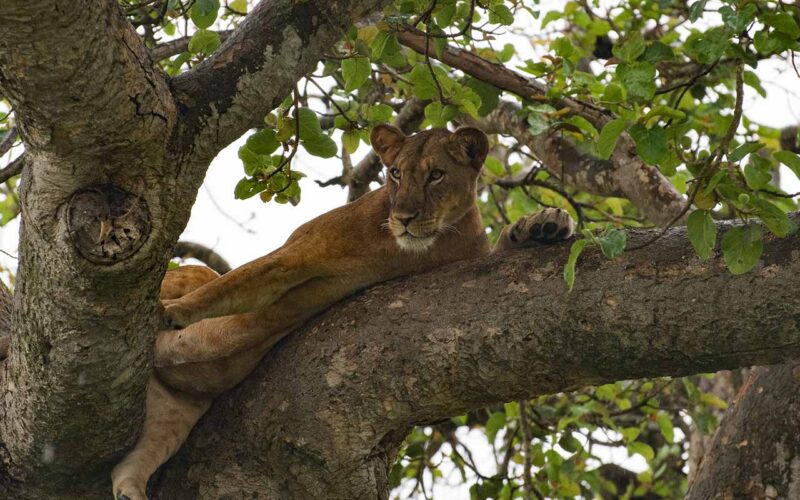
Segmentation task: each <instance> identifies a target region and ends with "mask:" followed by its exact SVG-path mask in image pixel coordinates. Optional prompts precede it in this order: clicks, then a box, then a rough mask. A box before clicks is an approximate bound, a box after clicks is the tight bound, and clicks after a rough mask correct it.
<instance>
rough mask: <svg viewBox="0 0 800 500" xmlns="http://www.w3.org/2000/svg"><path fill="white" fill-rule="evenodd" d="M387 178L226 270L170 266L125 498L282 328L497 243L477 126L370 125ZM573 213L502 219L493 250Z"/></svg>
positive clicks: (560, 227) (122, 491) (567, 228)
mask: <svg viewBox="0 0 800 500" xmlns="http://www.w3.org/2000/svg"><path fill="white" fill-rule="evenodd" d="M371 141H372V146H373V148H374V149H375V151H376V152H377V154H378V155H379V156H380V158H381V161H382V162H383V163H384V164H385V165H386V166H387V167H388V172H387V175H386V177H387V182H386V185H385V186H384V187H382V188H380V189H377V190H375V191H372V192H370V193H368V194H366V195H364V196H363V197H361V198H359V199H358V200H357V201H355V202H353V203H350V204H348V205H345V206H343V207H340V208H337V209H335V210H332V211H330V212H328V213H326V214H324V215H321V216H319V217H317V218H316V219H314V220H312V221H311V222H308V223H306V224H304V225H303V226H301V227H300V228H299V229H297V230H296V231H295V232H294V233H293V234H292V235H291V236H290V237H289V240H288V241H287V242H286V244H284V245H283V246H282V247H281V248H279V249H278V250H276V251H274V252H272V253H270V254H269V255H266V256H264V257H261V258H259V259H256V260H254V261H253V262H250V263H248V264H245V265H244V266H242V267H240V268H238V269H235V270H233V271H231V272H230V273H228V274H225V275H223V276H218V275H217V274H216V273H214V272H213V271H211V270H209V269H208V268H205V267H201V266H186V267H180V268H178V269H175V270H172V271H169V272H168V273H167V274H166V276H165V277H164V281H163V284H162V287H161V299H162V303H163V305H164V314H165V317H166V320H167V322H168V323H169V324H171V325H173V326H174V327H179V328H180V327H182V329H179V330H178V329H176V330H166V331H163V332H161V333H160V334H159V335H158V338H157V340H156V348H155V351H156V352H155V363H156V370H155V375H154V376H153V377H152V378H151V379H150V383H149V386H148V392H147V415H146V419H145V423H144V429H143V431H142V434H141V436H140V438H139V441H138V442H137V444H136V446H135V447H134V449H133V450H132V451H131V452H130V453H129V454H128V455H127V456H126V457H125V458H124V459H123V460H122V462H121V463H120V464H119V465H117V467H116V468H115V469H114V471H113V473H112V478H113V483H114V484H113V487H114V495H115V497H116V498H117V499H120V500H121V499H129V500H140V499H145V498H146V496H145V487H146V485H147V480H148V478H149V477H150V475H151V474H152V473H153V472H154V471H155V470H156V468H157V467H158V466H159V465H161V464H162V463H163V462H164V461H166V460H167V459H168V458H169V457H170V456H172V454H173V453H175V451H177V449H178V448H179V447H180V445H181V444H182V443H183V441H184V440H185V439H186V436H187V435H188V434H189V431H190V430H191V428H192V426H194V424H195V423H196V422H197V420H198V419H199V418H200V417H201V416H202V415H203V413H205V411H206V410H207V409H208V407H209V405H210V404H211V401H212V400H213V399H214V397H216V396H217V395H219V394H220V393H222V392H223V391H225V390H227V389H229V388H231V387H233V386H234V385H236V384H237V383H239V382H240V381H241V380H242V379H244V377H246V376H247V374H248V373H250V371H251V370H252V369H253V368H254V367H255V366H256V364H257V363H258V362H259V360H260V359H261V358H262V357H263V356H264V354H265V353H266V352H267V351H268V350H269V349H270V348H271V347H272V346H273V345H274V344H275V343H276V342H277V341H278V340H280V339H281V338H282V337H283V336H284V335H286V334H287V333H288V332H290V331H291V330H292V329H293V328H296V327H297V326H298V325H300V324H301V323H302V322H303V321H305V320H306V319H308V318H310V317H311V316H312V315H314V314H316V313H317V312H319V311H321V310H323V309H325V308H326V307H328V306H330V305H332V304H333V303H334V302H336V301H338V300H340V299H341V298H343V297H346V296H348V295H351V294H352V293H354V292H356V291H357V290H360V289H362V288H365V287H367V286H369V285H372V284H375V283H379V282H381V281H386V280H389V279H392V278H396V277H398V276H403V275H408V274H412V273H419V272H423V271H427V270H430V269H433V268H436V267H439V266H441V265H443V264H447V263H449V262H454V261H457V260H462V259H472V258H476V257H481V256H484V255H486V254H488V253H489V252H490V249H489V242H488V239H487V237H486V234H485V231H484V228H483V225H482V223H481V216H480V213H479V211H478V207H477V205H476V193H477V180H478V176H479V173H480V169H481V166H482V165H483V161H484V160H485V159H486V154H487V152H488V148H489V146H488V141H487V138H486V135H485V134H484V133H483V132H481V131H480V130H477V129H474V128H461V129H459V130H457V131H455V132H453V133H451V132H449V131H447V130H444V129H433V130H426V131H424V132H420V133H418V134H415V135H413V136H410V137H407V136H406V135H405V134H403V132H401V131H400V130H398V129H397V128H395V127H392V126H388V125H379V126H377V127H375V128H374V129H373V130H372V135H371ZM572 232H573V222H572V219H571V218H570V217H569V215H568V214H567V213H566V212H564V211H563V210H557V209H547V210H544V211H542V212H539V213H536V214H533V215H530V216H526V217H523V218H522V219H520V220H519V221H517V222H516V223H515V224H513V225H511V226H508V227H506V228H504V229H503V231H502V233H501V235H500V239H499V241H498V244H497V246H496V247H495V248H496V249H505V248H514V247H522V246H525V245H527V244H529V243H531V242H550V241H558V240H562V239H565V238H568V237H569V236H571V235H572Z"/></svg>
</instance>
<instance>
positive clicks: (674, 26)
mask: <svg viewBox="0 0 800 500" xmlns="http://www.w3.org/2000/svg"><path fill="white" fill-rule="evenodd" d="M119 4H120V6H121V7H122V8H123V9H124V11H125V12H126V13H127V15H128V17H129V19H130V20H131V22H132V23H133V24H134V25H135V26H137V28H138V30H139V33H140V34H141V36H142V37H143V39H144V40H145V43H146V44H147V45H148V47H150V48H151V49H152V51H153V54H160V56H159V57H158V59H159V64H160V65H161V67H162V68H163V70H164V71H165V72H166V73H168V74H169V75H172V76H174V75H178V74H180V73H182V72H184V71H186V70H188V69H190V68H191V67H193V66H194V65H196V64H198V63H199V62H201V61H203V60H205V59H207V58H208V57H211V56H212V55H213V53H214V51H215V50H216V49H217V48H218V47H219V46H220V44H221V43H223V41H224V39H225V37H226V35H227V34H228V33H229V30H231V29H235V28H236V27H237V26H238V25H239V24H240V23H241V22H242V20H243V19H244V16H245V15H246V14H247V13H248V11H250V10H251V9H252V6H253V2H250V1H247V0H223V1H220V0H159V1H149V0H119ZM799 26H800V11H799V10H798V7H797V6H796V5H794V4H788V3H779V2H768V1H763V0H720V1H717V2H708V1H706V0H694V1H690V2H665V1H654V0H619V1H616V2H612V3H609V2H598V1H597V0H593V1H589V2H585V1H568V2H558V3H554V4H546V3H545V2H539V1H536V0H530V1H520V0H481V1H477V0H395V1H394V2H392V3H391V4H390V5H389V6H388V7H387V8H386V9H385V11H384V12H383V15H382V16H381V17H380V19H379V20H377V21H376V22H374V23H372V24H369V23H365V24H359V25H358V27H353V28H351V29H350V30H349V31H348V32H347V33H346V35H345V36H344V38H343V39H342V40H341V41H340V42H339V43H338V44H336V45H335V46H333V47H331V48H330V50H329V52H328V54H326V57H325V58H324V60H323V61H322V62H321V63H320V65H319V66H318V68H317V69H316V70H315V71H314V73H312V74H309V75H307V76H306V78H305V79H304V80H303V81H301V82H300V83H299V84H298V86H297V88H296V90H295V91H294V92H293V93H292V94H291V95H289V96H286V99H285V100H284V101H283V103H282V104H281V105H280V106H279V107H278V108H277V109H276V110H274V111H273V112H271V113H270V114H269V115H268V116H266V117H264V119H263V121H261V122H260V123H258V124H257V126H256V127H254V130H253V132H252V133H251V134H250V135H248V137H247V138H246V139H245V141H244V142H243V144H242V145H241V146H240V147H239V150H238V156H239V159H240V160H241V163H242V168H243V176H242V178H241V180H240V181H239V183H238V184H237V186H236V189H235V193H234V195H235V197H236V198H239V199H245V198H250V197H253V196H256V195H259V196H260V198H261V199H262V200H263V201H265V202H269V201H275V202H277V203H293V204H296V203H298V202H299V201H300V197H301V189H300V184H299V180H300V179H301V178H302V177H303V174H302V173H301V172H299V171H298V170H297V169H296V158H297V153H298V151H302V153H301V154H308V155H311V156H316V157H319V158H334V157H336V158H337V159H339V160H341V162H342V164H343V169H342V175H341V176H338V177H336V178H334V179H331V180H329V181H326V182H325V183H324V184H334V185H336V184H338V185H344V186H348V185H349V184H348V182H350V180H351V179H352V178H353V167H352V161H351V159H350V155H354V156H355V155H356V154H359V155H364V154H365V153H366V151H367V150H368V148H367V147H362V145H363V146H366V145H367V144H368V141H369V139H368V138H369V129H370V128H371V127H372V126H374V125H375V124H377V123H386V122H392V121H394V120H397V119H398V118H399V117H400V115H401V114H402V110H403V108H404V105H405V103H406V102H408V101H410V100H414V99H416V100H421V101H423V104H424V106H423V108H422V109H423V112H422V114H421V116H418V117H416V122H419V125H418V126H419V128H426V127H429V126H434V127H444V126H455V125H457V124H460V123H465V122H470V121H471V120H480V119H482V118H485V117H487V116H490V114H491V113H492V111H494V110H495V109H496V108H497V107H498V105H499V103H501V102H502V101H520V102H521V108H522V114H521V115H520V116H519V117H517V118H519V122H520V123H521V124H522V125H521V126H522V127H523V128H524V129H525V130H526V131H527V132H530V133H531V134H534V135H540V134H548V135H553V134H557V135H558V136H559V137H560V138H562V139H564V140H566V141H568V142H569V143H571V144H574V145H575V146H576V148H578V150H579V151H580V152H581V153H583V154H585V155H588V157H589V158H593V159H594V160H597V161H606V160H609V159H612V160H613V159H614V158H615V156H616V155H615V154H614V153H615V151H616V152H619V145H620V144H621V142H620V141H621V138H624V137H627V138H629V139H630V140H632V141H633V142H632V144H634V146H635V152H636V154H637V155H638V157H639V158H640V159H641V160H642V161H644V162H645V163H647V164H649V165H651V166H653V167H655V168H657V169H658V171H659V172H660V173H661V174H662V175H663V176H664V177H665V179H666V182H668V183H669V184H671V186H672V187H673V188H674V189H676V190H677V191H678V192H680V193H682V194H684V195H685V196H686V202H687V204H686V211H685V214H684V215H686V214H688V218H687V219H686V223H687V229H688V235H689V239H690V241H691V244H692V246H693V247H694V249H695V251H696V252H697V254H698V256H699V258H702V259H708V258H710V257H711V256H712V255H714V254H715V251H718V252H720V253H721V254H722V256H723V259H724V261H725V263H726V265H727V266H728V268H729V269H730V271H731V272H733V273H735V274H742V273H747V272H749V271H750V270H752V269H753V268H754V267H757V266H758V265H759V259H760V256H761V252H762V248H763V243H762V240H763V238H764V232H765V231H768V232H770V233H772V234H773V235H775V236H776V237H784V236H786V235H787V234H790V233H791V232H793V231H794V230H795V227H794V224H793V223H792V222H791V221H790V219H789V218H788V217H787V215H786V213H787V212H789V211H792V210H795V209H796V208H797V206H796V197H797V194H793V193H787V192H785V191H784V190H783V189H782V187H783V186H782V185H781V184H779V183H777V182H776V181H775V179H776V175H775V174H776V172H778V169H779V167H780V166H781V165H782V166H784V167H786V168H784V169H783V171H784V173H789V172H791V173H792V176H793V178H792V179H791V180H792V181H793V182H794V181H796V179H795V178H794V177H800V156H798V151H800V149H798V147H797V144H798V138H797V131H796V129H795V131H794V138H793V142H792V141H789V143H788V144H789V146H786V145H785V144H784V143H782V141H783V136H784V135H785V134H782V132H785V130H784V131H782V130H779V129H778V128H776V127H775V124H769V123H759V122H758V121H757V120H756V119H754V118H751V117H749V116H748V109H745V106H744V104H743V102H744V93H745V92H748V93H750V94H751V95H753V96H755V95H758V96H761V97H762V98H763V97H767V95H768V94H767V89H768V88H770V87H769V86H768V85H767V83H768V82H766V81H762V74H761V73H760V70H759V67H760V66H761V65H763V63H764V62H765V61H769V62H770V63H772V64H777V65H780V66H781V67H782V68H784V70H785V72H786V73H793V72H796V71H797V70H796V66H795V67H794V68H793V67H792V66H793V65H794V63H795V61H794V58H795V52H796V51H800V42H798V37H800V27H799ZM409 30H412V31H413V30H415V31H414V32H417V33H422V34H424V35H425V36H426V39H427V43H426V50H425V51H424V52H425V53H423V54H421V53H418V52H417V51H414V50H411V49H409V48H408V47H406V46H404V45H402V44H401V42H400V39H399V38H398V34H400V33H403V32H406V31H409ZM168 42H169V43H168ZM172 42H179V43H174V44H173V45H170V43H172ZM448 47H451V48H456V49H460V50H464V51H467V52H470V53H472V54H474V55H477V56H479V57H481V58H483V59H484V60H486V61H488V62H490V63H494V64H497V65H499V66H496V68H498V71H500V66H502V67H503V68H504V69H505V70H508V71H514V72H517V74H518V75H522V76H524V77H530V78H533V79H535V80H536V81H537V82H540V83H544V84H546V86H547V91H546V93H545V95H542V96H541V98H540V99H534V100H525V99H522V98H520V97H519V96H515V95H514V94H512V93H510V92H508V91H507V90H503V89H501V88H499V87H498V85H500V84H499V83H498V82H497V81H484V80H482V79H480V78H477V77H476V76H475V75H472V74H467V73H465V71H464V70H459V69H456V68H453V67H450V66H448V65H445V64H443V63H442V62H440V60H441V59H442V56H443V54H444V52H445V51H446V49H447V48H448ZM798 77H800V74H798ZM770 91H771V92H772V90H770ZM753 93H755V94H753ZM565 98H570V99H574V100H577V101H579V102H581V103H584V104H586V105H587V106H589V107H590V108H591V109H597V110H600V111H601V112H602V115H603V116H604V117H606V119H605V121H604V122H599V121H597V120H594V119H591V117H588V118H587V116H582V115H581V114H580V113H577V112H575V111H574V110H571V109H569V108H568V107H564V106H562V101H561V100H562V99H565ZM414 121H415V120H410V122H412V123H413V122H414ZM14 123H15V122H14V114H13V111H12V110H11V109H10V108H9V106H8V105H7V103H6V102H5V101H2V102H0V140H2V138H3V137H4V136H5V135H6V134H8V133H9V132H10V131H11V129H12V128H13V127H14ZM504 135H511V134H509V133H506V134H504ZM504 135H501V134H496V135H494V136H493V137H492V138H491V143H492V146H493V149H494V153H493V155H492V156H490V158H489V159H487V162H486V165H485V168H484V173H483V177H482V179H481V186H480V196H479V199H480V202H481V203H480V207H481V211H482V215H483V218H484V221H485V223H486V225H487V227H488V228H489V230H490V237H491V238H496V236H497V234H499V230H500V228H501V227H502V226H503V225H505V224H507V223H508V222H509V221H513V220H515V219H516V218H518V217H519V216H521V215H522V214H525V213H529V212H532V211H536V210H539V209H542V208H544V207H560V208H564V209H566V210H568V211H570V213H571V214H572V215H573V216H574V217H575V218H576V219H577V220H578V222H579V228H580V238H579V239H577V240H576V241H575V242H573V244H572V251H571V252H570V257H569V260H568V262H567V263H566V265H565V268H564V278H565V291H566V290H572V289H573V286H574V285H575V283H576V279H577V280H580V269H579V266H577V267H576V264H577V263H578V261H579V256H580V255H581V253H582V252H589V251H598V252H601V253H602V254H604V255H605V256H606V257H607V258H620V257H621V256H622V258H624V253H625V252H626V251H634V250H630V249H629V246H628V243H627V237H626V233H625V232H624V231H623V229H625V228H629V227H637V228H638V227H651V226H652V224H651V223H650V221H648V220H646V219H645V217H644V216H643V214H642V211H641V210H640V207H636V206H634V205H633V204H632V203H631V202H630V201H628V200H626V199H623V198H618V197H608V196H599V195H596V194H592V193H587V192H582V191H580V190H578V189H576V188H575V186H570V185H569V184H567V183H565V182H564V181H563V179H562V178H561V176H560V175H559V172H557V171H554V170H552V169H548V168H546V167H545V166H544V165H543V164H542V163H541V161H540V159H539V158H537V157H536V156H535V155H534V154H532V152H531V151H530V150H528V149H527V148H526V147H525V146H524V145H523V144H518V143H517V142H516V141H514V140H511V139H508V138H507V137H505V136H504ZM15 144H16V145H15V148H14V149H12V150H11V153H8V154H7V156H6V157H5V161H6V162H8V161H9V160H10V159H11V157H12V156H14V155H16V154H18V151H19V149H20V146H19V145H18V141H17V142H16V143H15ZM782 144H783V146H782ZM4 153H5V152H4ZM368 180H371V181H373V182H378V183H379V182H381V180H382V179H381V178H380V177H378V178H375V179H368ZM17 206H18V205H17V198H16V180H15V179H12V180H10V181H9V182H8V183H6V185H5V186H4V187H3V189H2V193H0V216H2V218H0V225H2V224H6V223H7V222H8V221H10V220H12V219H13V218H14V217H15V216H16V215H17V214H18V208H17ZM714 219H736V220H739V221H742V222H745V223H746V224H745V225H743V226H741V227H737V228H734V229H730V230H728V231H726V232H724V234H722V235H721V237H720V238H718V237H717V236H718V235H717V234H716V227H715V225H714V222H713V221H714ZM718 242H719V247H717V245H718ZM592 247H594V248H592ZM626 248H628V249H627V250H626ZM697 382H698V379H696V378H694V379H680V380H674V381H673V380H644V381H627V382H617V383H615V384H609V385H604V386H601V387H596V388H588V389H584V390H581V391H578V392H575V393H570V394H558V395H553V396H548V397H542V398H538V399H536V400H534V401H519V402H509V403H507V404H506V405H504V406H502V407H496V408H488V409H485V410H481V411H478V412H474V413H471V414H469V415H463V416H460V417H456V418H453V419H451V420H450V421H449V422H446V423H442V424H438V425H435V426H427V427H420V428H417V429H415V430H414V431H413V432H412V434H411V435H410V436H409V438H408V440H407V441H406V444H405V446H404V448H403V450H401V454H400V459H399V461H398V462H397V463H396V464H395V466H394V468H393V469H392V472H391V480H392V483H393V485H394V486H396V487H397V490H396V492H395V494H396V495H398V496H399V495H411V496H414V495H416V496H420V495H422V496H425V497H429V496H430V494H431V492H432V491H433V490H432V485H433V484H441V483H445V482H448V481H450V483H452V482H453V478H452V477H448V476H453V475H455V483H458V484H463V485H467V486H468V488H467V489H468V490H469V495H470V496H471V497H472V498H476V499H484V498H497V499H510V498H534V497H539V498H541V497H552V498H571V497H575V496H579V495H580V496H583V497H595V498H597V497H605V498H630V497H631V496H636V495H642V494H644V493H649V494H651V495H657V496H661V497H664V498H677V497H680V496H682V493H683V491H684V488H685V486H686V478H685V475H684V474H685V452H686V449H687V446H688V443H687V435H688V434H689V433H690V432H692V431H693V430H695V431H698V432H702V433H708V432H711V431H712V430H713V429H714V427H715V425H716V416H715V415H716V413H715V411H717V410H719V409H720V408H721V407H723V406H724V404H725V403H724V401H722V400H720V399H719V398H717V397H716V396H714V395H713V394H710V393H705V392H703V391H702V390H700V389H699V388H698V384H697ZM476 436H477V437H476ZM476 442H481V445H482V449H484V451H485V450H489V451H488V452H487V453H483V455H482V456H481V459H480V460H478V458H477V455H476V454H477V451H474V448H475V446H476ZM609 450H624V452H625V453H626V454H627V455H630V456H632V457H638V458H636V460H635V461H634V462H635V467H633V468H634V469H635V472H631V473H630V474H628V476H626V477H628V478H629V479H630V480H629V481H627V482H625V483H624V484H623V483H622V482H620V481H618V480H614V479H613V478H615V477H619V475H614V474H611V473H610V471H611V470H612V469H613V468H614V467H617V468H620V469H623V470H627V469H625V467H629V466H630V464H623V465H613V464H612V463H611V462H612V460H610V456H611V453H610V452H609ZM487 456H488V457H489V458H487ZM448 471H449V472H448ZM628 472H630V471H628ZM437 496H438V495H437Z"/></svg>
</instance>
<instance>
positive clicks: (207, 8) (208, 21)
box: [189, 0, 219, 29]
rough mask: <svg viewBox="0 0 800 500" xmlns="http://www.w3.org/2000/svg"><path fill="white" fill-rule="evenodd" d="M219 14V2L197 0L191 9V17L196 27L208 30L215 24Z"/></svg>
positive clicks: (216, 0) (214, 0)
mask: <svg viewBox="0 0 800 500" xmlns="http://www.w3.org/2000/svg"><path fill="white" fill-rule="evenodd" d="M218 12H219V0H197V1H196V2H195V3H194V4H193V5H192V8H191V9H189V17H190V18H191V19H192V22H193V23H194V25H195V26H197V27H198V28H200V29H206V28H208V27H210V26H211V25H212V24H214V21H216V20H217V13H218Z"/></svg>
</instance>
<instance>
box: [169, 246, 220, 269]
mask: <svg viewBox="0 0 800 500" xmlns="http://www.w3.org/2000/svg"><path fill="white" fill-rule="evenodd" d="M174 253H175V257H178V258H181V259H197V260H199V261H200V262H202V263H203V264H205V265H207V266H208V267H210V268H211V269H213V270H214V271H216V272H218V273H219V274H225V273H227V272H228V271H230V270H231V265H230V264H228V261H227V260H225V259H224V258H223V257H222V256H221V255H220V254H218V253H217V252H215V251H214V250H212V249H211V248H208V247H207V246H205V245H201V244H200V243H193V242H191V241H179V242H178V243H177V244H176V245H175V252H174Z"/></svg>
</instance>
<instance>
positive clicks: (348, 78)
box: [342, 57, 372, 92]
mask: <svg viewBox="0 0 800 500" xmlns="http://www.w3.org/2000/svg"><path fill="white" fill-rule="evenodd" d="M371 72H372V66H371V65H370V63H369V58H367V57H349V58H347V59H343V60H342V76H343V77H344V90H345V91H347V92H352V91H354V90H356V89H357V88H359V87H361V86H362V85H364V82H366V81H367V79H368V78H369V75H370V73H371Z"/></svg>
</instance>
